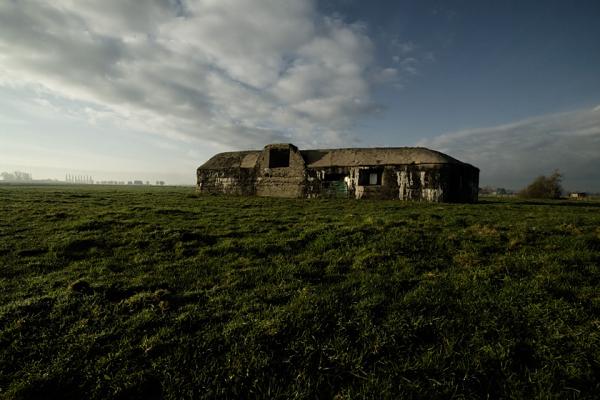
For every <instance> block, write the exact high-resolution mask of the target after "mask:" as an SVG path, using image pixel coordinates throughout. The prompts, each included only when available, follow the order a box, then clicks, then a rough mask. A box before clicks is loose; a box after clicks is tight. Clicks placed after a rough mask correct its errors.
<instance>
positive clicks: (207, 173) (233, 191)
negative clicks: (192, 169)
mask: <svg viewBox="0 0 600 400" xmlns="http://www.w3.org/2000/svg"><path fill="white" fill-rule="evenodd" d="M197 178H198V180H197V182H198V183H197V187H196V188H197V190H198V191H199V192H200V193H206V194H228V195H243V196H252V195H255V194H256V190H255V184H254V182H255V180H256V177H255V172H254V169H248V168H227V169H218V170H200V169H199V170H198V172H197Z"/></svg>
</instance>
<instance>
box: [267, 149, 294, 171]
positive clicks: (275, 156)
mask: <svg viewBox="0 0 600 400" xmlns="http://www.w3.org/2000/svg"><path fill="white" fill-rule="evenodd" d="M289 166H290V149H289V148H287V149H271V150H269V168H287V167H289Z"/></svg>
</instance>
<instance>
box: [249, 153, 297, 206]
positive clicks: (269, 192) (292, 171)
mask: <svg viewBox="0 0 600 400" xmlns="http://www.w3.org/2000/svg"><path fill="white" fill-rule="evenodd" d="M285 151H289V158H288V165H287V166H274V165H273V163H272V160H271V157H272V156H273V155H274V154H275V153H276V152H285ZM279 161H281V160H279ZM305 183H306V166H305V164H304V159H303V158H302V155H301V154H300V152H299V151H298V148H297V147H296V146H293V145H290V144H274V145H269V146H266V147H265V148H264V149H263V151H262V153H261V155H260V156H259V157H258V160H257V168H256V194H257V195H258V196H270V197H293V198H297V197H304V191H305Z"/></svg>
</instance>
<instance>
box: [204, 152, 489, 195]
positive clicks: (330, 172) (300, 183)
mask: <svg viewBox="0 0 600 400" xmlns="http://www.w3.org/2000/svg"><path fill="white" fill-rule="evenodd" d="M418 150H419V151H421V152H422V151H424V150H423V149H418ZM344 151H345V150H344ZM415 151H416V150H415ZM319 152H321V153H323V154H330V153H328V151H325V150H324V151H313V152H312V153H311V152H305V153H307V154H308V157H309V158H310V157H313V158H314V159H316V160H317V161H314V162H313V163H312V164H310V165H311V166H310V167H307V164H306V162H307V161H305V160H306V158H305V157H306V155H305V157H303V154H302V153H301V152H300V151H299V150H298V148H297V147H296V146H294V145H291V144H273V145H268V146H266V147H265V148H264V149H263V150H262V151H260V152H259V151H255V152H237V153H222V154H220V155H217V156H215V157H214V158H213V159H211V160H209V162H207V164H206V165H208V167H207V166H206V165H205V166H204V167H201V168H199V169H198V191H199V192H201V193H214V194H231V195H258V196H270V197H293V198H301V197H305V198H314V197H337V198H346V197H347V198H357V199H400V200H411V201H428V202H475V201H477V196H478V189H479V170H478V169H477V168H475V167H473V166H470V165H468V164H463V163H460V162H458V161H456V160H453V159H450V161H449V162H448V161H446V162H437V161H438V160H437V159H436V158H435V157H434V158H432V160H433V161H432V162H430V163H414V162H413V163H410V164H396V165H385V164H383V165H382V164H381V163H379V164H376V165H356V162H355V161H353V162H354V165H353V166H345V167H342V166H326V165H324V166H316V165H317V164H318V163H319V162H322V163H325V161H323V159H324V158H326V156H323V155H322V154H321V153H319ZM342 152H343V151H342ZM313 153H314V154H313ZM352 154H354V153H352ZM427 154H428V153H427ZM434 155H435V156H436V157H442V156H443V155H441V153H434ZM444 157H447V156H444ZM326 161H327V160H326ZM347 161H349V162H350V161H352V160H350V159H349V160H347ZM375 161H378V160H375ZM379 161H380V160H379ZM442 161H444V160H443V158H442ZM232 164H233V165H235V166H234V167H231V168H227V167H226V166H227V165H232Z"/></svg>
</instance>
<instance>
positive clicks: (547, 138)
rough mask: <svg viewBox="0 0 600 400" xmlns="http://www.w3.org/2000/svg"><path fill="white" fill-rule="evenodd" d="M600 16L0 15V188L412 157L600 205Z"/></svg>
mask: <svg viewBox="0 0 600 400" xmlns="http://www.w3.org/2000/svg"><path fill="white" fill-rule="evenodd" d="M599 17H600V3H599V2H598V1H595V0H578V1H573V2H565V1H559V0H548V1H545V2H543V4H542V3H540V2H536V1H533V0H526V1H516V0H508V1H503V2H498V1H491V0H484V1H476V0H468V1H458V2H448V1H442V0H411V1H400V2H398V1H391V0H389V1H384V0H382V1H373V2H364V1H360V0H148V1H145V2H140V1H136V0H103V1H101V2H100V1H95V0H56V1H53V2H47V1H42V0H11V1H3V2H0V172H2V171H14V170H24V171H26V172H30V173H32V174H33V175H34V177H35V178H57V179H62V178H64V176H65V174H67V173H74V174H85V175H93V176H94V178H95V179H96V180H132V179H141V180H144V181H146V180H150V181H155V180H165V181H167V182H168V183H173V184H192V183H193V182H194V171H195V169H196V168H197V167H198V166H199V165H200V164H202V163H203V162H204V161H206V160H207V159H208V158H209V157H210V156H212V155H213V154H214V153H217V152H221V151H229V150H242V149H260V148H262V147H263V146H264V145H265V144H268V143H273V142H291V143H294V144H295V145H297V146H298V147H300V148H322V147H328V148H329V147H373V146H394V147H397V146H426V147H429V148H432V149H436V150H440V151H442V152H445V153H448V154H449V155H451V156H453V157H455V158H458V159H460V160H462V161H465V162H469V163H472V164H473V165H475V166H477V167H479V168H480V169H481V178H480V186H486V185H492V186H497V187H507V188H512V189H519V188H521V187H523V186H524V185H526V184H527V183H528V182H530V181H531V180H532V179H533V178H534V177H536V176H538V175H540V174H550V173H551V172H552V171H554V170H555V169H559V170H560V171H561V172H562V173H563V174H564V176H565V180H564V186H565V188H566V189H567V190H579V191H595V192H600V74H599V73H598V71H600V24H598V23H597V21H598V18H599Z"/></svg>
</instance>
